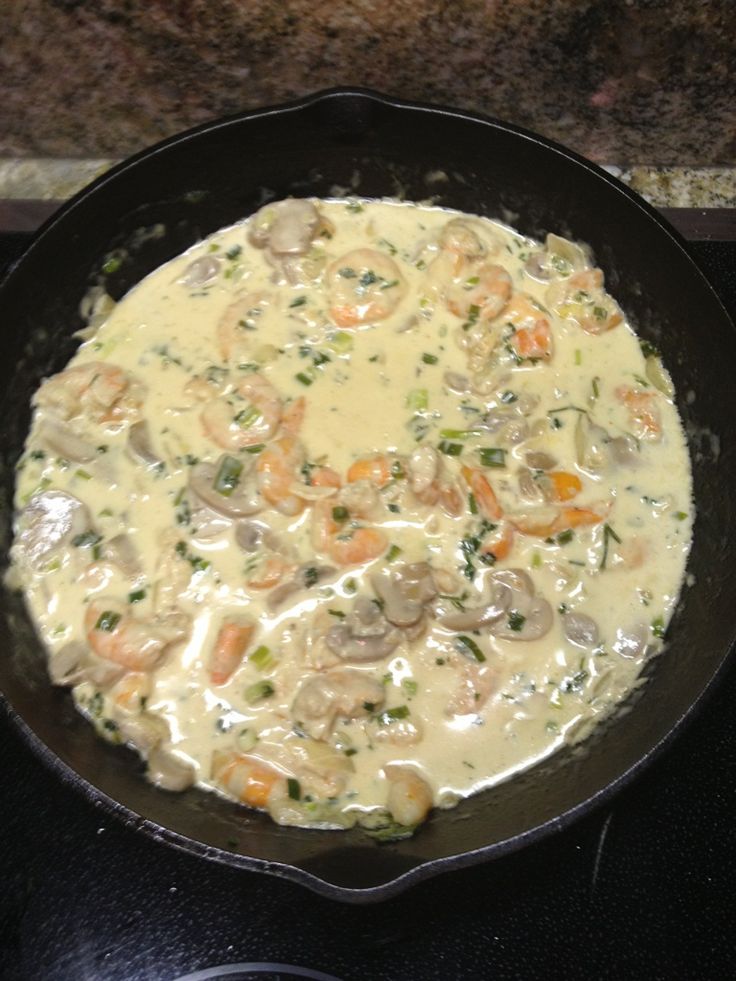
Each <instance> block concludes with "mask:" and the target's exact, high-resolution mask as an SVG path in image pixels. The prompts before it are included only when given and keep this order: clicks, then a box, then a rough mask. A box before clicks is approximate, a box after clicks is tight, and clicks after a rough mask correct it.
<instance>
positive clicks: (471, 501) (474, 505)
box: [468, 494, 478, 514]
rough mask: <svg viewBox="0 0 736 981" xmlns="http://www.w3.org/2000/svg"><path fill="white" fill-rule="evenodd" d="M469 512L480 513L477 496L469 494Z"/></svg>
mask: <svg viewBox="0 0 736 981" xmlns="http://www.w3.org/2000/svg"><path fill="white" fill-rule="evenodd" d="M468 511H470V513H471V514H477V513H478V502H477V501H476V499H475V494H468Z"/></svg>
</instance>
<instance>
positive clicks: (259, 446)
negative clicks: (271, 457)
mask: <svg viewBox="0 0 736 981" xmlns="http://www.w3.org/2000/svg"><path fill="white" fill-rule="evenodd" d="M243 449H244V450H245V452H246V453H262V452H263V451H264V450H265V449H266V444H265V443H256V444H255V446H244V447H243Z"/></svg>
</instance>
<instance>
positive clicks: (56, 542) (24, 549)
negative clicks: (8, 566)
mask: <svg viewBox="0 0 736 981" xmlns="http://www.w3.org/2000/svg"><path fill="white" fill-rule="evenodd" d="M91 527H92V519H91V517H90V513H89V510H88V508H87V505H86V504H83V503H82V502H81V501H80V500H79V498H77V497H74V495H73V494H67V493H66V491H57V490H48V491H44V492H43V493H41V494H37V495H36V496H35V497H33V498H31V501H30V502H29V504H28V505H27V506H26V508H25V510H24V511H23V514H22V515H21V519H20V531H19V533H18V536H17V538H16V543H17V548H18V551H19V552H20V554H21V555H22V556H23V558H25V559H26V560H27V561H28V563H29V564H30V565H31V566H32V567H33V568H36V569H40V568H41V567H42V566H43V564H44V563H45V561H46V559H47V558H48V556H49V555H50V554H51V553H52V552H53V551H54V550H55V549H57V548H59V547H60V546H62V545H66V544H71V543H72V541H73V539H74V538H75V536H77V535H81V534H83V533H84V532H86V531H90V529H91Z"/></svg>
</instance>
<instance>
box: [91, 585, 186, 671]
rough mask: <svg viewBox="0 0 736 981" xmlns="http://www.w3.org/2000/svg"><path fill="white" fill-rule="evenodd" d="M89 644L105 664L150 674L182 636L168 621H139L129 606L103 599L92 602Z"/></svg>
mask: <svg viewBox="0 0 736 981" xmlns="http://www.w3.org/2000/svg"><path fill="white" fill-rule="evenodd" d="M84 627H85V630H86V632H87V641H88V643H89V646H90V648H91V649H92V651H93V652H94V653H95V654H96V655H97V657H99V658H102V660H103V661H113V662H114V663H115V664H119V665H121V666H122V667H124V668H126V669H127V670H128V671H150V670H151V669H152V668H153V667H155V665H156V663H157V662H158V660H159V659H160V657H161V654H162V653H163V651H164V650H165V648H166V647H168V646H169V644H171V643H173V642H174V641H175V640H180V639H181V637H182V634H181V631H180V630H179V629H178V628H177V627H173V628H170V627H169V626H168V625H167V624H165V623H164V622H161V623H155V622H153V621H151V620H145V619H137V618H136V617H134V616H132V615H131V614H130V613H129V612H128V608H127V607H126V605H125V603H121V602H119V601H118V600H114V599H106V598H105V597H99V598H98V599H94V600H92V601H91V602H90V604H89V606H88V607H87V611H86V613H85V616H84Z"/></svg>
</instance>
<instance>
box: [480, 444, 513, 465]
mask: <svg viewBox="0 0 736 981" xmlns="http://www.w3.org/2000/svg"><path fill="white" fill-rule="evenodd" d="M478 455H479V456H480V462H481V465H482V466H484V467H505V466H506V450H502V449H500V448H499V447H496V446H483V447H481V449H479V450H478Z"/></svg>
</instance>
